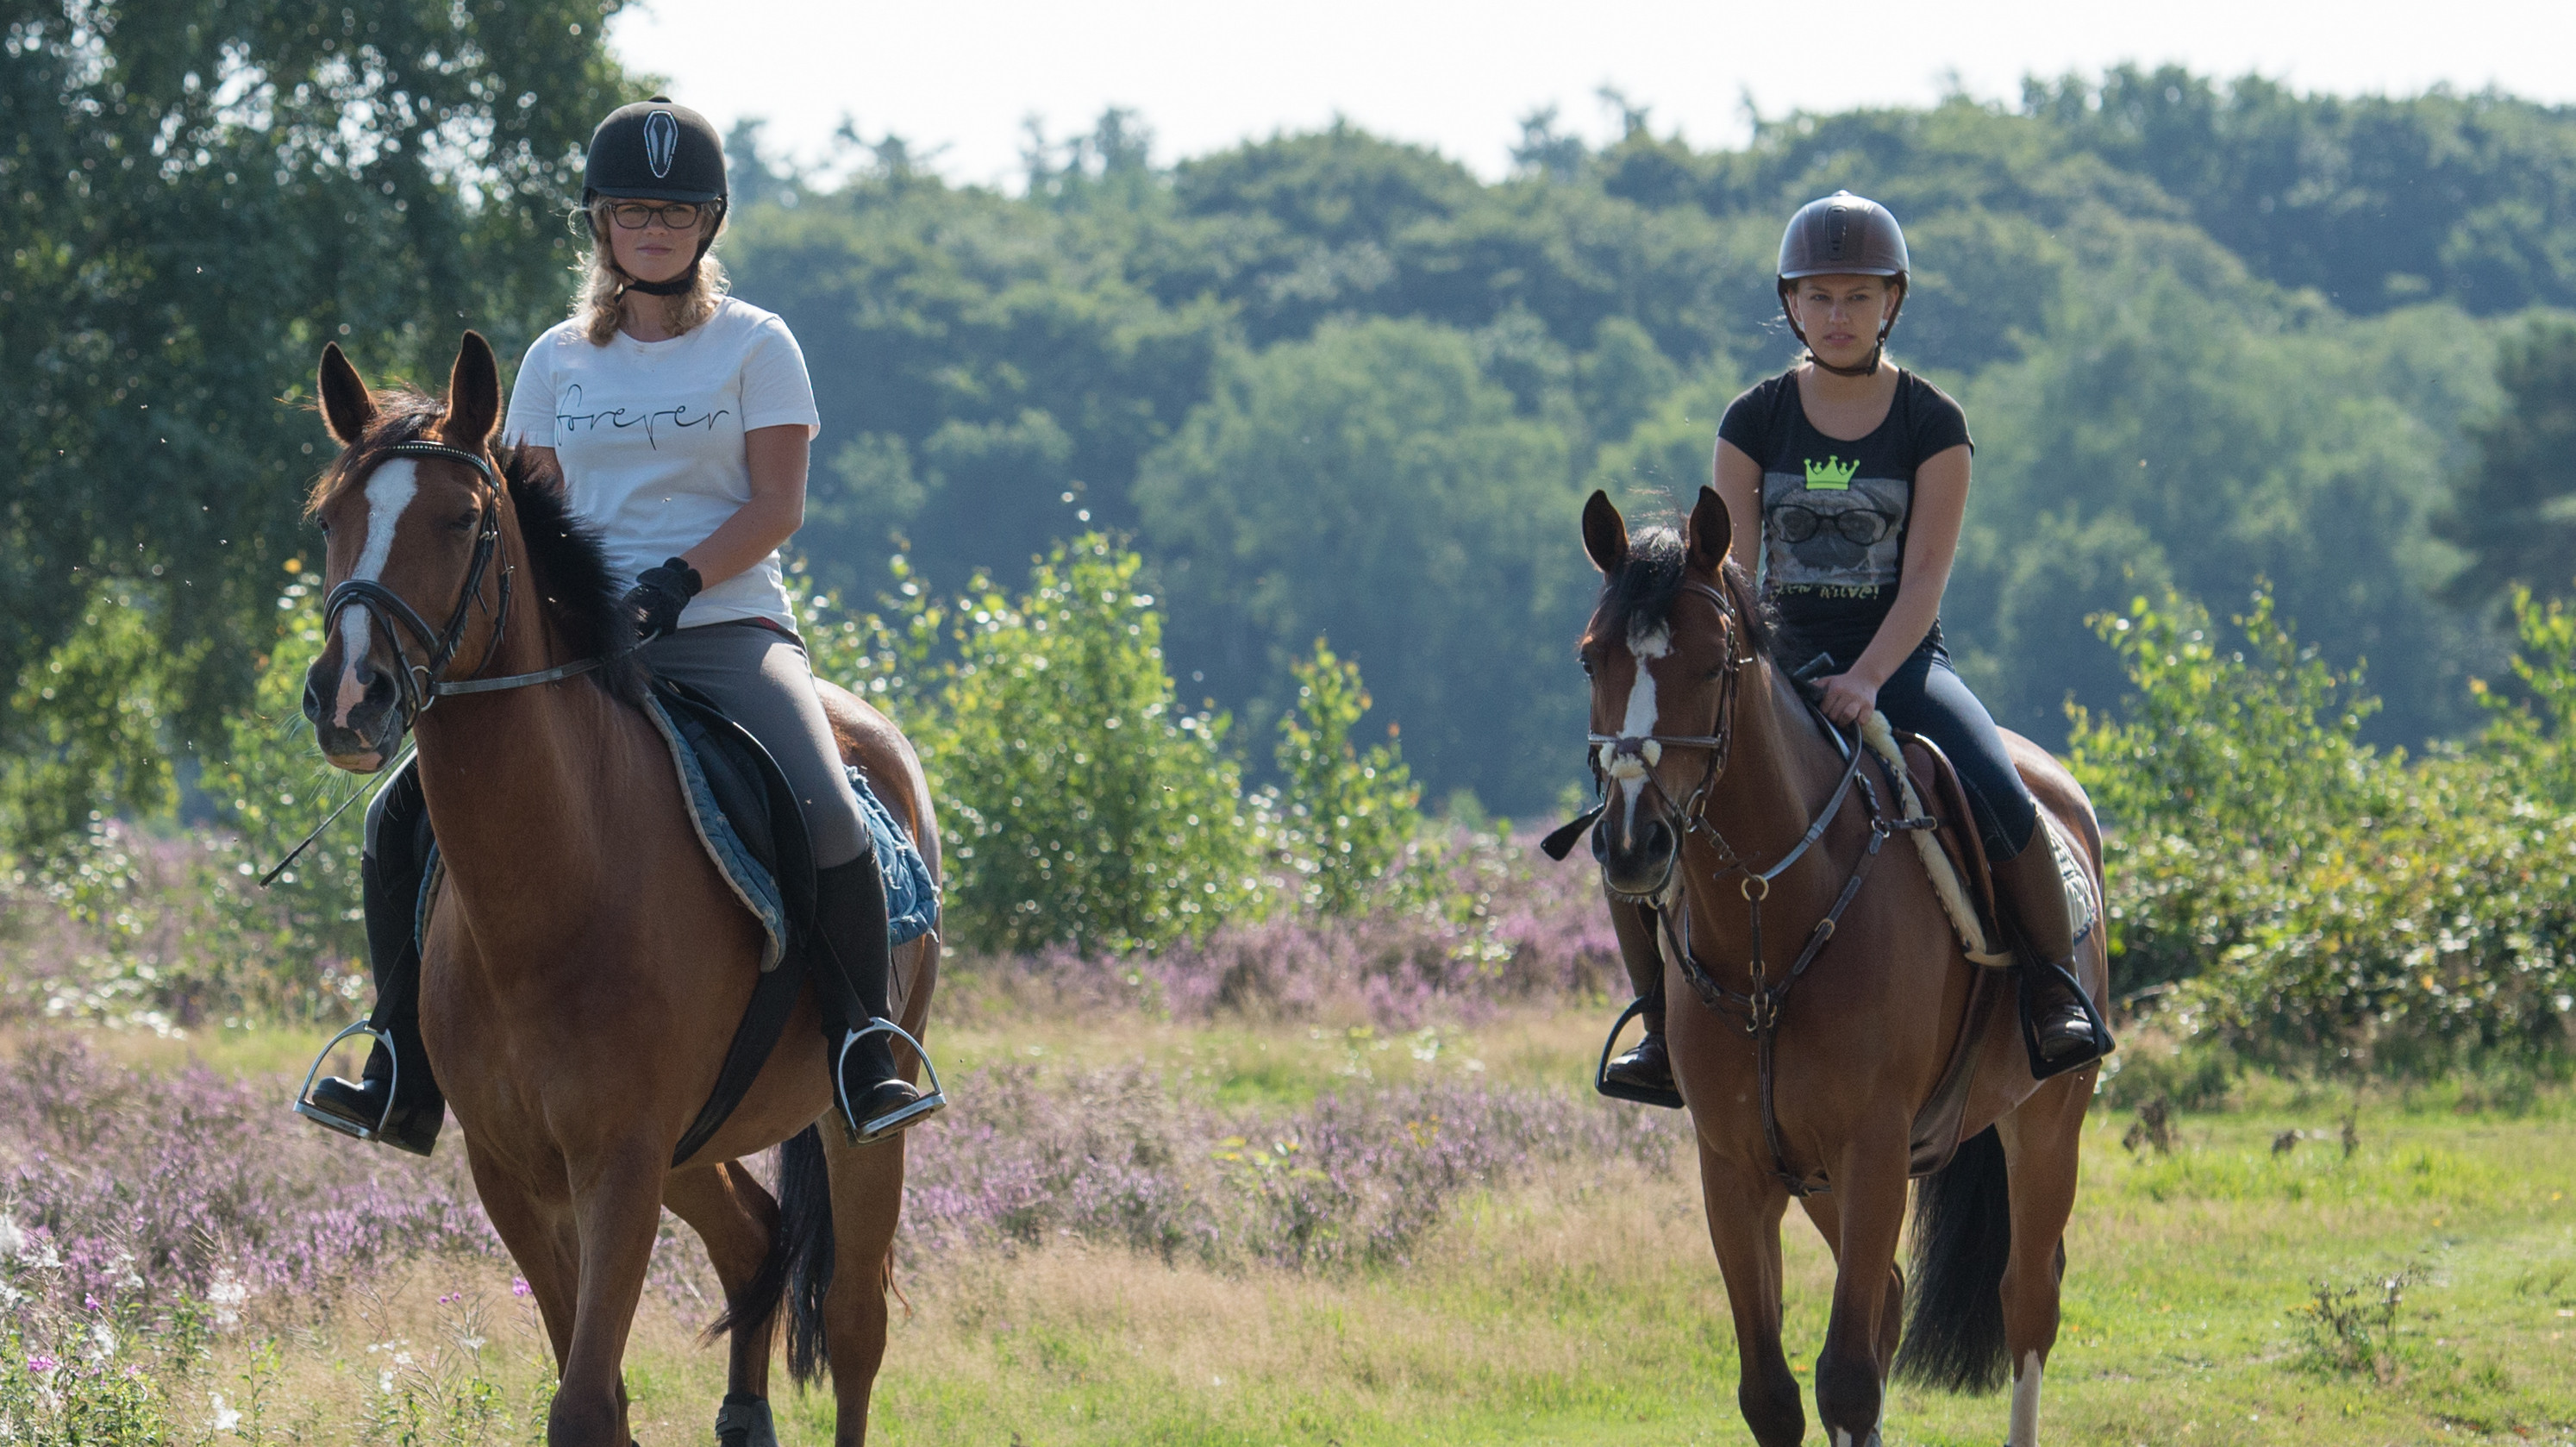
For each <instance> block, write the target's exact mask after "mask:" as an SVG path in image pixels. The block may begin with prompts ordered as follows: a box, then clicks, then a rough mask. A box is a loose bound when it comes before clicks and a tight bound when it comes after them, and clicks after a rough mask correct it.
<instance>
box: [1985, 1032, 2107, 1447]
mask: <svg viewBox="0 0 2576 1447" xmlns="http://www.w3.org/2000/svg"><path fill="white" fill-rule="evenodd" d="M2093 1074H2094V1072H2093V1069H2092V1068H2091V1067H2087V1068H2085V1069H2083V1070H2078V1071H2074V1072H2072V1073H2070V1074H2066V1075H2061V1076H2059V1077H2057V1078H2056V1079H2055V1080H2052V1081H2050V1082H2048V1083H2047V1084H2046V1085H2043V1086H2041V1087H2040V1088H2039V1092H2038V1093H2037V1094H2035V1095H2033V1096H2032V1097H2031V1098H2030V1099H2029V1100H2027V1101H2024V1102H2023V1103H2022V1105H2021V1107H2020V1108H2019V1109H2017V1110H2015V1111H2014V1112H2013V1113H2012V1114H2010V1115H2007V1116H2005V1117H2004V1118H2003V1119H2002V1120H2000V1121H1997V1122H1996V1123H1995V1133H1996V1134H1997V1135H1998V1136H2000V1137H2001V1138H2002V1141H2003V1147H2004V1168H2005V1171H2006V1177H2007V1180H2008V1181H2009V1186H2008V1189H2009V1190H2010V1192H2011V1201H2012V1253H2011V1255H2010V1256H2009V1257H2007V1258H2006V1260H2005V1262H2004V1281H2003V1297H2004V1342H2005V1346H2006V1348H2007V1349H2008V1350H2009V1351H2010V1352H2011V1353H2012V1378H2013V1390H2012V1433H2011V1436H2009V1437H2008V1438H2006V1439H2005V1441H2006V1447H2038V1442H2039V1383H2040V1378H2041V1376H2042V1375H2043V1373H2044V1372H2045V1370H2046V1368H2047V1365H2048V1354H2049V1352H2050V1350H2051V1349H2052V1348H2054V1347H2055V1346H2056V1345H2057V1295H2058V1283H2059V1279H2060V1277H2061V1276H2062V1275H2063V1273H2064V1269H2065V1263H2066V1253H2065V1244H2064V1243H2065V1239H2066V1219H2067V1217H2068V1216H2070V1215H2072V1214H2074V1211H2075V1175H2076V1150H2077V1147H2078V1146H2079V1145H2080V1144H2081V1143H2082V1140H2083V1131H2084V1111H2085V1109H2086V1107H2088V1106H2089V1105H2091V1104H2092V1101H2093Z"/></svg>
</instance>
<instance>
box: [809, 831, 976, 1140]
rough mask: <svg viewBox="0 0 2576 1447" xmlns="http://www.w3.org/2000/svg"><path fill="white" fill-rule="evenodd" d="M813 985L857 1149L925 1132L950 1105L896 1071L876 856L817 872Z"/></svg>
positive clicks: (835, 1083)
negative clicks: (916, 1129) (913, 1129)
mask: <svg viewBox="0 0 2576 1447" xmlns="http://www.w3.org/2000/svg"><path fill="white" fill-rule="evenodd" d="M814 884H815V890H814V913H815V923H816V925H817V930H816V933H817V934H818V935H820V936H821V938H820V940H819V941H818V943H819V945H820V948H819V949H818V950H817V951H816V954H817V959H816V961H815V963H816V965H817V966H818V968H817V969H816V971H815V974H814V979H815V983H816V985H817V986H818V987H819V988H820V991H821V998H822V1003H823V1040H824V1045H825V1048H826V1049H827V1050H828V1051H829V1052H830V1054H831V1058H832V1062H833V1078H832V1094H833V1098H834V1099H835V1100H836V1101H837V1102H838V1103H839V1104H840V1107H841V1118H842V1123H843V1125H844V1126H845V1127H846V1128H847V1129H848V1130H849V1133H850V1143H851V1144H852V1145H867V1144H869V1143H871V1142H874V1141H880V1140H883V1139H885V1138H886V1137H887V1136H890V1135H893V1134H894V1133H895V1132H897V1131H899V1130H902V1129H904V1128H905V1127H907V1126H912V1125H918V1124H920V1123H921V1122H922V1121H923V1120H926V1119H928V1118H929V1117H930V1115H931V1114H932V1113H933V1112H935V1111H937V1110H939V1109H940V1107H942V1106H944V1105H946V1104H947V1103H948V1102H947V1101H946V1100H945V1099H944V1098H942V1097H941V1096H939V1095H937V1094H935V1093H934V1094H931V1095H923V1094H922V1093H921V1092H920V1091H919V1090H917V1089H915V1088H914V1087H913V1085H912V1082H910V1081H908V1080H906V1079H904V1078H903V1072H902V1071H901V1070H899V1069H898V1068H897V1067H896V1065H895V1059H894V1042H895V1038H896V1037H895V1035H894V1033H893V1031H894V1029H895V1026H894V1022H893V1021H892V1020H890V1019H888V1018H887V1017H888V1016H889V1015H890V1014H891V1013H892V1007H891V1006H890V1005H889V1004H888V1000H889V990H890V988H891V976H892V971H893V951H892V950H891V949H889V948H888V946H887V943H886V897H885V876H884V875H883V874H882V873H880V872H879V871H878V869H877V857H876V855H874V854H873V853H870V854H862V855H860V856H859V857H858V858H856V859H853V860H851V861H850V862H849V863H847V864H836V865H833V866H832V867H831V868H829V869H820V870H816V871H815V873H814Z"/></svg>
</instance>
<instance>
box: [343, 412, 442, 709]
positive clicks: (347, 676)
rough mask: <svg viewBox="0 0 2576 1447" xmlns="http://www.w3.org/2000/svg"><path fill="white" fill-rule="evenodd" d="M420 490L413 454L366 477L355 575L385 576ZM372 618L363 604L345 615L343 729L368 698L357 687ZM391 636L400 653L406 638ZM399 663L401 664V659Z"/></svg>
mask: <svg viewBox="0 0 2576 1447" xmlns="http://www.w3.org/2000/svg"><path fill="white" fill-rule="evenodd" d="M419 492H420V464H419V463H418V462H415V461H413V460H412V459H411V458H408V457H397V458H394V459H393V460H391V461H389V462H386V463H383V464H382V465H380V466H378V467H377V468H376V470H375V474H374V475H373V476H371V477H369V478H368V479H367V545H366V546H365V547H364V548H362V549H360V550H359V552H358V566H357V567H356V568H354V569H352V570H350V573H349V576H350V577H352V578H364V579H366V580H367V581H368V582H370V583H372V582H374V581H376V580H377V579H378V578H381V577H383V576H384V572H385V563H386V561H387V560H388V559H390V558H391V557H392V556H393V551H394V529H395V528H396V527H398V526H400V525H401V523H402V515H403V509H405V508H408V507H410V506H411V500H412V498H413V497H414V496H416V495H418V493H419ZM372 621H373V620H371V619H370V618H369V617H368V615H367V610H366V609H364V608H349V609H344V610H343V611H342V612H341V614H340V692H339V696H338V697H337V698H336V699H334V700H333V707H332V713H331V721H332V722H333V723H334V724H337V725H339V726H340V727H343V728H345V727H347V726H348V723H349V710H351V709H353V708H356V707H357V706H358V704H359V703H360V701H362V700H363V699H364V698H365V697H366V693H367V691H366V690H365V689H363V688H361V687H359V686H358V660H360V659H362V658H364V657H366V656H367V645H368V644H369V643H370V642H371V641H372V635H371V633H370V631H369V630H370V625H371V623H372ZM391 641H392V643H393V644H394V649H395V652H396V653H397V654H399V653H400V652H401V649H402V640H401V639H399V638H396V639H393V640H391ZM394 666H395V667H397V668H399V667H401V666H402V663H401V660H400V658H397V659H396V660H395V663H394Z"/></svg>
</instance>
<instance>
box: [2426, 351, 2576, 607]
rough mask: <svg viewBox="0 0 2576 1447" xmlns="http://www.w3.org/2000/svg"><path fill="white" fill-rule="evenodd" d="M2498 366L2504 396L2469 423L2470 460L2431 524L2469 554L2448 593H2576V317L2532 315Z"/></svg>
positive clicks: (2469, 601) (2467, 596)
mask: <svg viewBox="0 0 2576 1447" xmlns="http://www.w3.org/2000/svg"><path fill="white" fill-rule="evenodd" d="M2495 370H2496V380H2497V382H2498V383H2500V384H2501V385H2502V387H2503V390H2504V400H2503V403H2502V405H2500V406H2498V407H2497V408H2496V409H2495V410H2494V411H2493V412H2492V413H2490V414H2489V415H2487V416H2486V417H2483V418H2481V419H2479V420H2478V421H2476V422H2474V423H2472V424H2470V425H2469V426H2468V427H2467V428H2466V429H2465V431H2466V432H2467V434H2468V439H2469V443H2470V445H2471V447H2472V448H2473V449H2474V450H2475V461H2474V462H2472V463H2471V464H2470V465H2469V466H2467V467H2465V468H2463V469H2461V470H2460V472H2459V473H2458V474H2456V475H2455V476H2454V477H2453V478H2452V479H2451V497H2450V501H2449V503H2448V505H2447V506H2446V507H2445V508H2444V509H2443V511H2442V512H2441V514H2440V516H2439V517H2438V518H2437V519H2436V522H2435V527H2436V529H2437V530H2438V531H2439V532H2440V533H2441V535H2442V536H2443V537H2445V538H2448V539H2450V540H2451V541H2452V542H2454V543H2457V544H2459V545H2460V547H2461V548H2462V549H2463V550H2464V551H2466V552H2467V553H2468V555H2469V558H2470V563H2469V566H2468V567H2466V568H2463V569H2461V570H2460V573H2459V575H2458V576H2457V577H2455V578H2453V579H2452V580H2451V583H2450V585H2449V586H2448V587H2447V588H2446V589H2445V590H2444V591H2445V593H2446V595H2447V596H2449V597H2450V598H2451V599H2453V600H2454V601H2456V602H2458V603H2461V604H2464V605H2467V606H2470V607H2481V608H2482V607H2485V606H2487V605H2489V604H2492V603H2494V602H2495V601H2496V600H2497V599H2498V598H2501V597H2503V596H2505V595H2506V594H2507V593H2508V592H2509V591H2510V590H2512V589H2513V588H2514V587H2515V586H2516V585H2517V584H2518V585H2521V586H2524V587H2527V588H2530V589H2532V590H2534V591H2536V592H2538V593H2539V594H2540V595H2541V596H2542V597H2545V598H2546V597H2566V596H2568V595H2569V594H2570V593H2571V592H2576V323H2571V322H2566V321H2557V320H2542V321H2536V322H2533V323H2532V324H2531V325H2530V326H2528V327H2527V328H2525V329H2524V330H2523V331H2522V332H2521V333H2520V334H2519V335H2516V336H2514V337H2511V338H2509V339H2507V340H2506V342H2505V343H2504V345H2503V347H2502V349H2501V351H2500V352H2499V354H2498V356H2497V358H2496V369H2495Z"/></svg>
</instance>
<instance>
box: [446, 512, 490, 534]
mask: <svg viewBox="0 0 2576 1447" xmlns="http://www.w3.org/2000/svg"><path fill="white" fill-rule="evenodd" d="M482 516H483V515H482V514H481V513H471V512H470V513H467V514H465V515H464V516H463V517H460V518H452V519H450V520H449V521H448V524H447V530H448V531H449V532H451V533H461V532H464V531H465V530H466V529H468V528H470V527H472V526H474V524H475V523H476V522H478V521H480V520H481V519H482Z"/></svg>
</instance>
